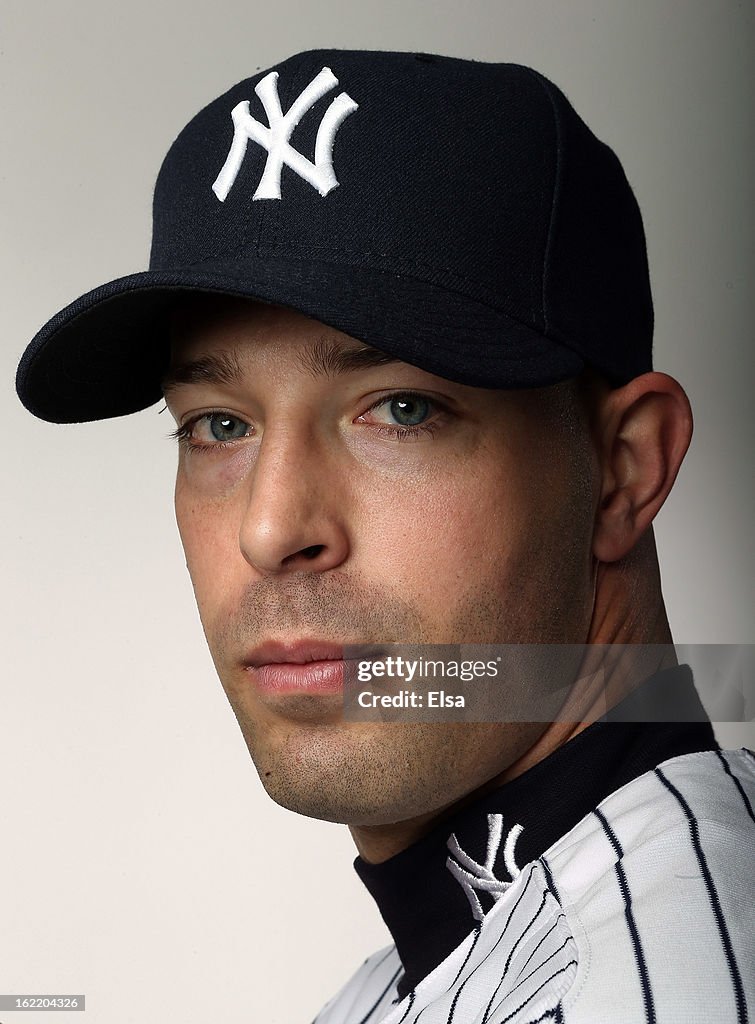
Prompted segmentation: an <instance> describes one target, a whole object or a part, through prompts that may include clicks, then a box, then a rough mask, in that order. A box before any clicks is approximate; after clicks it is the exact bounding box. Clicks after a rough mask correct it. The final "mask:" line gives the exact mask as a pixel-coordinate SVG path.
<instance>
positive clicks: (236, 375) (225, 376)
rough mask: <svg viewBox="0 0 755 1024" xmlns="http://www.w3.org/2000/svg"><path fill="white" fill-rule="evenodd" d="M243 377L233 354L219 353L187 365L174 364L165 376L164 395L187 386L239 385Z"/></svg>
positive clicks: (163, 382)
mask: <svg viewBox="0 0 755 1024" xmlns="http://www.w3.org/2000/svg"><path fill="white" fill-rule="evenodd" d="M242 376H243V371H242V369H241V365H240V364H239V361H238V359H237V358H236V356H235V354H234V353H232V352H217V353H215V354H214V355H208V356H202V357H201V358H200V359H192V360H189V361H188V362H185V363H174V364H172V365H171V366H169V367H168V369H167V371H166V372H165V374H164V375H163V378H162V381H161V387H162V389H163V394H164V395H165V394H167V393H168V392H169V391H175V390H176V389H177V388H180V387H183V386H185V385H187V384H228V385H234V384H238V383H239V381H240V380H241V378H242Z"/></svg>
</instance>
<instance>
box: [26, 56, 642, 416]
mask: <svg viewBox="0 0 755 1024" xmlns="http://www.w3.org/2000/svg"><path fill="white" fill-rule="evenodd" d="M196 292H209V293H216V294H217V293H219V294H228V295H235V296H248V297H251V298H255V299H258V300H261V301H264V302H270V303H276V304H279V305H283V306H288V307H291V308H293V309H296V310H298V311H300V312H301V313H303V314H305V315H307V316H310V317H313V318H314V319H316V320H319V321H321V322H322V323H324V324H327V325H330V326H332V327H334V328H337V329H338V330H341V331H344V332H345V333H347V334H349V335H352V336H353V337H355V338H358V339H360V340H362V341H364V342H365V343H367V344H369V345H371V346H374V347H375V348H377V349H381V350H383V351H385V352H388V353H390V354H391V355H393V356H396V357H398V358H399V359H401V360H403V361H405V362H407V363H412V364H414V365H417V366H419V367H421V368H422V369H425V370H428V371H430V372H431V373H435V374H438V375H439V376H441V377H445V378H447V379H449V380H454V381H458V382H460V383H464V384H471V385H476V386H480V387H487V388H526V387H538V386H544V385H550V384H555V383H557V382H558V381H561V380H565V379H566V378H568V377H573V376H575V375H576V374H578V373H579V372H580V371H581V370H582V369H583V368H584V367H585V366H587V365H589V366H592V367H594V368H595V369H597V370H599V371H600V372H601V373H602V374H603V375H604V376H605V377H606V378H607V379H608V380H609V381H610V382H612V383H613V384H616V385H619V384H622V383H625V382H626V381H628V380H630V379H631V378H633V377H635V376H637V375H639V374H641V373H645V372H646V371H648V370H650V369H651V368H652V361H651V346H652V332H653V309H652V300H651V295H650V284H649V279H648V267H647V255H646V246H645V237H644V232H643V227H642V219H641V216H640V212H639V208H638V206H637V203H636V201H635V198H634V195H633V193H632V190H631V188H630V186H629V184H628V183H627V180H626V177H625V175H624V172H623V170H622V168H621V165H620V163H619V161H618V159H617V158H616V156H615V154H614V153H613V152H612V150H611V149H610V148H609V147H608V146H606V145H605V144H604V143H602V142H600V141H599V140H598V139H597V138H596V137H595V136H594V135H593V134H592V132H591V131H590V130H589V128H587V126H586V125H585V124H584V122H583V121H582V120H581V119H580V118H579V116H578V115H577V114H576V112H575V111H574V109H573V108H572V107H571V105H570V104H569V102H568V100H567V99H566V98H565V97H564V95H563V94H562V93H561V92H560V91H559V89H557V88H556V86H554V85H553V84H552V83H551V82H550V81H548V79H546V78H544V77H543V76H542V75H541V74H539V73H537V72H536V71H533V70H532V69H530V68H526V67H523V66H520V65H516V64H489V63H482V62H477V61H469V60H460V59H456V58H451V57H439V56H433V55H429V54H421V53H386V52H367V51H346V50H315V51H309V52H306V53H300V54H297V55H296V56H293V57H290V58H289V59H288V60H285V61H283V62H282V63H280V64H278V65H276V66H275V68H273V69H271V70H268V71H263V72H260V73H258V74H255V75H254V76H253V77H251V78H248V79H245V80H244V81H243V82H241V83H239V84H238V85H236V86H234V87H233V88H232V89H230V90H229V91H228V92H226V93H225V94H224V95H222V96H221V97H220V98H219V99H216V100H214V101H213V102H212V103H210V104H209V105H208V106H207V107H205V108H204V109H203V110H202V111H200V113H199V114H197V115H196V117H194V118H193V119H192V121H191V122H190V123H189V124H188V125H187V127H186V128H184V130H183V131H182V132H181V134H180V135H179V136H178V138H177V139H176V140H175V142H174V143H173V145H172V146H171V148H170V150H169V152H168V155H167V156H166V158H165V161H164V162H163V165H162V168H161V170H160V173H159V176H158V179H157V183H156V186H155V193H154V203H153V237H152V252H151V257H150V263H149V269H148V270H147V271H144V272H141V273H136V274H132V275H130V276H128V277H121V278H119V279H117V280H115V281H110V282H109V283H107V284H104V285H101V286H100V287H99V288H96V289H94V290H93V291H91V292H88V293H87V294H86V295H83V296H81V297H80V298H78V299H76V301H75V302H73V303H72V304H71V305H70V306H67V307H66V308H65V309H64V310H62V311H61V312H60V313H58V314H57V315H56V316H54V317H53V318H52V319H51V320H50V321H49V322H48V323H47V324H45V326H44V327H43V328H42V329H41V330H40V331H39V332H38V334H37V335H36V337H35V338H34V339H33V341H32V342H31V344H30V345H29V346H28V348H27V350H26V352H25V353H24V355H23V357H22V360H21V363H20V365H19V368H18V374H17V381H16V386H17V390H18V394H19V396H20V398H21V401H22V402H23V403H24V405H25V406H26V407H27V409H29V410H30V411H31V412H32V413H34V414H35V415H36V416H39V417H41V418H42V419H45V420H50V421H52V422H58V423H71V422H79V421H85V420H95V419H104V418H107V417H110V416H121V415H124V414H126V413H131V412H136V411H137V410H139V409H143V408H146V407H147V406H149V405H152V404H153V403H154V402H156V401H158V400H159V399H160V398H161V384H160V382H161V378H162V376H163V374H164V372H165V369H166V367H167V362H168V355H169V346H168V324H169V318H170V314H171V310H172V309H173V308H174V307H175V306H176V304H177V303H180V301H181V298H182V296H184V295H185V294H186V293H196Z"/></svg>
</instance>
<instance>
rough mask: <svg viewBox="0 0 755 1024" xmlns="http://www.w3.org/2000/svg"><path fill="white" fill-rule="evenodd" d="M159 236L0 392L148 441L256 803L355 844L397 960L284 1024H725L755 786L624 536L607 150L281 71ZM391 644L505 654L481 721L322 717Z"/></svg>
mask: <svg viewBox="0 0 755 1024" xmlns="http://www.w3.org/2000/svg"><path fill="white" fill-rule="evenodd" d="M154 215H155V218H154V236H153V247H152V259H151V268H150V270H149V271H147V272H145V273H143V274H136V275H133V276H131V277H128V278H124V279H120V280H118V281H115V282H111V283H110V284H107V285H104V286H103V287H101V288H99V289H97V290H95V291H94V292H91V293H89V294H88V295H86V296H83V297H82V298H81V299H79V300H77V301H76V302H75V303H74V304H73V305H72V306H70V307H68V308H67V309H66V310H64V311H63V312H62V313H61V314H59V315H58V316H57V317H55V318H54V319H53V320H52V321H50V322H49V323H48V324H47V325H46V326H45V327H44V328H43V329H42V331H41V332H40V333H39V334H38V336H37V338H36V339H35V340H34V341H33V342H32V344H31V346H30V347H29V349H28V350H27V353H26V355H25V356H24V359H23V361H22V364H21V366H20V368H19V376H18V390H19V394H20V396H21V398H22V400H23V401H24V403H25V404H26V405H27V407H28V408H29V409H30V410H31V411H32V412H34V413H35V414H36V415H39V416H41V417H43V418H45V419H49V420H52V421H57V422H71V421H76V420H87V419H97V418H103V417H107V416H115V415H121V414H125V413H129V412H134V411H136V410H138V409H141V408H145V407H146V406H148V405H150V404H152V403H153V402H154V401H156V400H158V399H159V398H160V397H161V395H164V397H165V399H166V402H167V404H168V407H169V408H170V411H171V413H172V415H173V416H174V418H175V420H176V424H177V427H176V438H177V440H178V441H179V446H180V456H179V469H178V479H177V486H176V511H177V518H178V525H179V529H180V532H181V538H182V542H183V545H184V549H185V552H186V558H187V564H188V567H189V571H190V574H191V578H192V582H193V585H194V588H195V593H196V597H197V602H198V606H199V609H200V614H201V618H202V623H203V626H204V630H205V633H206V636H207V639H208V643H209V646H210V650H211V652H212V655H213V659H214V662H215V665H216V668H217V671H218V674H219V677H220V679H221V682H222V684H223V686H224V689H225V691H226V694H227V696H228V698H229V701H230V703H231V705H232V707H233V710H234V712H235V714H236V716H237V718H238V721H239V724H240V727H241V730H242V733H243V735H244V738H245V740H246V743H247V745H248V747H249V750H250V753H251V756H252V757H253V759H254V762H255V764H256V767H257V769H258V771H259V774H260V778H261V779H262V781H263V784H264V785H265V787H266V788H267V790H268V792H269V793H270V795H271V796H272V797H273V798H274V799H275V800H276V801H278V802H279V803H281V804H283V805H284V806H286V807H289V808H291V809H293V810H296V811H298V812H300V813H304V814H309V815H313V816H316V817H321V818H324V819H329V820H335V821H340V822H344V823H346V824H348V825H349V827H350V829H351V832H352V835H353V837H354V840H355V842H356V845H357V849H358V851H359V855H360V856H359V858H358V859H357V862H356V867H357V871H358V873H359V875H360V877H361V878H362V879H363V881H364V882H365V884H366V885H367V887H368V888H369V889H370V891H371V892H372V894H373V895H374V896H375V899H376V901H377V903H378V905H379V907H380V910H381V913H382V914H383V916H384V918H385V920H386V923H387V924H388V927H389V928H390V930H391V932H392V935H393V938H394V940H395V946H391V947H389V948H388V949H387V950H383V951H381V952H380V953H378V954H376V955H375V956H373V957H371V958H370V959H368V960H367V961H366V963H365V964H364V965H363V966H362V967H361V968H360V969H359V970H358V971H357V973H356V974H355V975H354V977H353V978H352V979H351V981H349V982H348V983H347V984H346V985H345V987H344V988H343V989H342V991H341V992H340V993H338V995H337V996H336V997H334V999H333V1000H331V1002H330V1003H328V1005H327V1006H326V1007H325V1008H324V1009H323V1010H322V1012H321V1014H320V1015H319V1016H318V1017H317V1020H318V1021H319V1022H320V1024H336V1022H349V1024H351V1022H354V1024H356V1022H364V1024H367V1022H370V1024H373V1022H377V1021H384V1022H385V1024H393V1022H399V1021H407V1022H409V1021H412V1022H413V1021H416V1020H421V1021H422V1022H423V1024H430V1022H435V1021H444V1022H447V1021H456V1022H457V1024H461V1022H464V1024H468V1022H470V1024H471V1022H473V1021H474V1022H477V1021H479V1022H490V1024H501V1022H503V1021H517V1022H523V1021H531V1022H534V1021H546V1020H548V1021H568V1022H569V1024H575V1022H588V1021H591V1022H598V1021H605V1020H608V1019H610V1020H615V1021H626V1022H630V1021H631V1022H635V1021H656V1020H657V1021H677V1020H678V1021H682V1020H684V1021H686V1020H689V1019H692V1018H693V1017H695V1019H699V1020H705V1021H738V1022H743V1021H746V1020H748V1019H749V1017H748V1015H749V1012H750V1011H749V1007H750V1006H751V1004H752V998H753V995H752V977H753V972H752V953H753V949H752V931H751V929H748V917H749V909H750V905H751V897H752V883H751V880H750V878H751V874H752V872H751V866H750V858H751V854H752V842H753V821H754V820H755V819H753V811H752V800H753V791H754V779H753V766H752V755H751V754H750V753H749V752H747V751H745V750H740V751H721V750H720V749H719V748H718V746H717V744H716V742H715V740H714V737H713V733H712V730H711V727H710V723H709V722H708V721H707V719H706V716H705V714H704V712H703V710H702V707H701V705H700V703H699V700H698V698H697V695H696V692H695V689H694V686H693V684H692V680H691V674H690V672H689V670H688V669H685V668H684V667H679V666H678V665H676V663H675V655H674V651H673V646H672V638H671V635H670V631H669V627H668V622H667V619H666V614H665V609H664V604H663V599H662V594H661V588H660V578H659V571H658V563H657V558H656V554H655V549H654V544H653V538H652V532H651V523H652V521H653V518H654V516H655V515H656V514H657V512H658V510H659V509H660V507H661V506H662V504H663V502H664V500H665V498H666V496H667V495H668V493H669V491H670V489H671V487H672V485H673V483H674V479H675V477H676V474H677V471H678V468H679V465H680V463H681V461H682V459H683V457H684V454H685V452H686V450H687V446H688V444H689V441H690V436H691V429H692V421H691V414H690V410H689V403H688V401H687V399H686V396H685V394H684V392H683V390H682V388H681V387H680V385H679V384H678V383H677V382H676V381H674V380H673V379H672V378H670V377H668V376H666V375H664V374H661V373H657V372H654V371H653V369H652V361H651V338H652V305H651V299H650V288H649V282H648V273H647V265H646V256H645V243H644V235H643V230H642V223H641V219H640V215H639V211H638V209H637V206H636V203H635V200H634V197H633V195H632V192H631V189H630V188H629V186H628V184H627V182H626V179H625V177H624V174H623V171H622V170H621V167H620V165H619V163H618V160H617V159H616V157H615V156H614V154H613V153H612V152H611V151H610V150H609V149H608V148H607V147H606V146H604V145H603V144H602V143H600V142H599V141H598V140H597V139H596V138H595V137H594V136H593V135H592V133H591V132H590V131H589V130H588V129H587V128H586V126H585V125H584V124H583V122H582V121H581V120H580V119H579V118H578V116H577V115H576V113H575V112H574V111H573V109H572V108H571V107H570V105H569V104H568V102H567V101H566V99H565V98H564V97H563V95H562V94H561V93H560V92H559V91H558V89H556V87H555V86H553V85H552V84H551V83H550V82H548V81H547V80H546V79H544V78H543V77H542V76H540V75H538V74H537V73H536V72H534V71H531V70H530V69H527V68H522V67H519V66H515V65H486V64H476V63H472V62H468V61H459V60H454V59H451V58H442V57H434V56H430V55H426V54H387V53H361V52H345V51H344V52H338V51H336V52H322V51H321V52H311V53H305V54H300V55H297V56H295V57H292V58H291V59H289V60H288V61H285V62H283V63H282V64H280V65H279V66H278V67H277V68H276V69H274V70H272V71H266V72H262V73H260V74H258V75H255V76H254V77H253V78H252V79H249V80H246V81H244V82H242V83H240V84H239V85H238V86H236V87H234V88H233V89H231V90H230V91H229V92H228V93H226V94H225V95H224V96H222V97H220V98H219V99H218V100H216V101H214V102H213V103H211V104H210V105H209V106H208V107H206V108H205V109H204V110H203V111H201V112H200V113H199V114H198V115H197V117H196V118H194V120H193V121H192V122H191V123H190V124H189V125H188V126H187V128H186V129H184V131H183V132H182V133H181V135H179V137H178V139H177V140H176V141H175V143H174V144H173V146H172V148H171V150H170V152H169V154H168V156H167V158H166V160H165V163H164V164H163V168H162V170H161V172H160V176H159V178H158V182H157V187H156V192H155V204H154ZM390 644H401V645H411V646H413V647H415V648H416V646H417V645H420V646H424V645H428V648H427V649H428V650H429V651H432V650H434V649H435V647H434V645H449V644H450V645H462V646H465V645H476V646H480V645H482V646H483V647H485V646H487V645H491V644H494V645H506V650H514V651H516V652H519V654H521V655H522V660H521V661H519V662H516V660H515V664H517V665H518V666H519V668H518V670H517V671H515V672H513V673H512V672H509V673H508V674H506V675H505V676H501V677H499V682H498V688H497V689H496V688H495V687H493V691H492V692H493V695H494V696H495V697H496V698H500V699H501V700H502V701H503V705H502V706H503V712H502V713H501V714H498V715H496V714H490V715H489V716H488V717H487V718H485V719H482V720H474V721H460V720H458V719H454V718H453V717H452V716H446V717H443V716H438V719H437V720H434V721H427V720H420V721H417V720H415V719H412V718H411V716H406V717H404V718H400V719H399V720H394V721H391V722H381V721H373V720H370V719H369V717H368V716H366V717H365V718H364V719H363V720H353V718H352V717H351V716H347V715H346V713H345V706H344V699H343V698H344V692H343V691H344V686H345V682H344V680H345V677H346V676H347V674H348V673H347V672H346V671H345V669H344V664H345V659H347V660H348V659H349V658H350V657H351V656H352V654H353V652H354V651H356V652H359V651H362V652H370V651H372V652H373V656H374V657H373V660H374V661H375V662H377V663H380V662H381V661H382V662H383V663H385V658H386V656H387V655H386V650H387V646H388V645H390ZM503 649H504V648H503V646H501V650H503ZM554 650H555V651H557V652H563V655H562V656H559V657H556V658H555V659H551V660H550V661H547V662H546V663H547V665H548V668H547V670H544V669H543V668H542V665H543V664H544V662H543V661H542V660H541V656H542V655H543V654H544V653H545V654H548V655H550V653H552V651H554ZM575 651H576V654H577V657H576V661H575V660H574V658H573V655H574V652H575ZM627 651H629V653H630V654H631V657H630V658H629V659H628V660H627V657H626V654H627ZM522 652H524V653H522ZM527 652H529V653H527ZM596 652H597V655H598V657H597V659H596V658H595V654H596ZM614 652H618V657H614ZM519 654H518V655H517V656H519ZM528 659H529V660H528ZM638 666H642V667H641V670H640V669H638ZM564 694H566V697H565V699H564ZM533 700H534V705H533V703H532V701H533ZM658 707H662V708H664V709H666V711H665V713H664V714H661V715H660V716H653V715H652V714H649V713H648V709H655V710H656V711H657V709H658ZM523 708H525V709H526V711H524V712H523V710H522V709H523ZM538 709H542V710H547V712H548V713H547V714H546V715H542V714H538ZM643 717H650V718H653V717H656V718H658V717H659V718H660V720H655V721H650V722H648V721H643ZM612 718H614V719H616V720H615V721H612V720H611V719H612ZM748 897H749V898H748Z"/></svg>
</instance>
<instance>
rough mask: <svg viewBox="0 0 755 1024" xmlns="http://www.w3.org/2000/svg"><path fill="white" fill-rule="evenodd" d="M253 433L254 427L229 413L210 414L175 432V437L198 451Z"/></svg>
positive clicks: (199, 417) (190, 422)
mask: <svg viewBox="0 0 755 1024" xmlns="http://www.w3.org/2000/svg"><path fill="white" fill-rule="evenodd" d="M253 432H254V427H252V426H251V424H249V423H247V422H246V420H242V419H241V418H240V417H239V416H232V415H231V414H230V413H227V412H208V413H205V415H204V416H197V418H196V419H194V420H189V422H188V423H184V425H183V426H181V427H179V428H178V430H176V431H174V432H173V436H174V437H175V438H177V439H178V440H179V441H182V442H184V443H185V444H187V445H188V446H189V447H190V448H193V449H195V450H196V449H199V448H203V447H204V448H211V447H213V446H217V445H223V444H227V443H228V442H229V441H237V440H238V439H239V438H241V437H248V436H249V435H250V434H252V433H253Z"/></svg>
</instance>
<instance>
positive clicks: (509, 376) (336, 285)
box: [16, 257, 584, 423]
mask: <svg viewBox="0 0 755 1024" xmlns="http://www.w3.org/2000/svg"><path fill="white" fill-rule="evenodd" d="M187 291H188V292H209V293H220V294H228V295H236V296H246V297H249V298H255V299H259V300H262V301H264V302H270V303H275V304H279V305H282V306H288V307H291V308H293V309H296V310H298V311H299V312H301V313H303V314H305V315H306V316H310V317H312V318H313V319H315V320H319V321H320V322H322V323H324V324H327V325H329V326H330V327H334V328H336V329H337V330H340V331H343V332H344V333H346V334H349V335H351V336H352V337H354V338H358V339H359V340H361V341H363V342H365V343H366V344H368V345H371V346H373V347H374V348H377V349H380V350H382V351H384V352H388V353H389V354H391V355H393V356H396V357H397V358H398V359H401V360H403V361H404V362H407V363H411V364H413V365H416V366H419V367H421V368H422V369H424V370H427V371H428V372H430V373H434V374H437V375H438V376H440V377H445V378H446V379H448V380H453V381H457V382H459V383H462V384H471V385H475V386H478V387H487V388H527V387H539V386H546V385H550V384H555V383H557V382H558V381H561V380H565V379H566V378H568V377H572V376H575V375H576V374H578V373H579V372H580V370H581V369H582V368H583V366H584V361H583V359H582V358H581V357H580V356H579V355H578V354H577V353H576V352H573V351H572V350H570V349H568V348H565V347H564V346H563V345H560V344H559V343H558V342H556V341H554V340H551V339H548V338H546V337H544V336H543V335H541V334H539V333H538V332H536V331H534V330H533V329H532V328H530V327H527V326H525V325H523V324H522V323H520V322H518V321H517V320H516V319H514V318H512V317H511V316H509V315H507V314H506V313H504V312H501V311H500V310H497V309H493V308H491V307H490V306H489V305H486V304H485V303H484V302H478V301H475V300H472V299H470V298H469V297H468V296H465V295H462V294H458V293H456V292H454V291H451V290H449V289H448V288H446V287H439V286H438V285H434V284H429V283H427V282H425V281H420V280H417V279H415V278H413V277H409V276H406V275H403V274H402V275H398V274H393V273H388V272H386V271H382V270H378V269H374V268H365V267H357V268H355V267H348V266H346V267H345V266H342V265H340V264H334V263H327V262H320V261H313V260H306V261H305V260H301V261H299V260H292V259H290V258H287V259H285V260H284V259H277V258H268V257H266V258H264V259H262V258H261V259H259V260H243V261H235V262H232V263H229V262H218V263H203V264H202V265H201V266H192V267H179V268H176V269H173V270H170V271H167V270H166V271H147V272H144V273H140V274H133V275H131V276H129V277H122V278H119V279H117V280H115V281H111V282H109V283H108V284H105V285H102V286H101V287H99V288H96V289H94V290H93V291H91V292H88V293H87V294H86V295H83V296H81V298H79V299H77V300H76V301H75V302H74V303H72V304H71V305H70V306H67V307H66V308H65V309H64V310H62V311H61V312H60V313H58V315H57V316H55V317H53V318H52V319H51V320H50V321H49V322H48V323H47V324H45V326H44V327H43V328H42V329H41V330H40V331H39V332H38V334H37V335H36V336H35V338H34V339H33V341H32V342H31V343H30V345H29V346H28V348H27V349H26V352H25V353H24V355H23V358H22V359H21V362H20V364H19V368H18V374H17V377H16V388H17V391H18V395H19V397H20V399H21V401H22V402H23V404H24V405H25V406H26V408H27V409H28V410H29V411H30V412H32V413H33V414H34V415H35V416H38V417H40V418H41V419H44V420H49V421H50V422H53V423H76V422H84V421H87V420H97V419H107V418H108V417H112V416H123V415H126V414H127V413H132V412H137V411H138V410H139V409H145V408H147V407H148V406H150V405H152V404H153V403H154V402H156V401H158V400H159V399H160V398H161V395H162V391H161V379H162V376H163V374H164V372H165V369H166V368H167V363H168V358H169V338H168V323H169V316H170V311H171V309H172V308H174V306H175V304H176V302H177V300H179V299H180V297H181V293H185V292H187Z"/></svg>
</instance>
